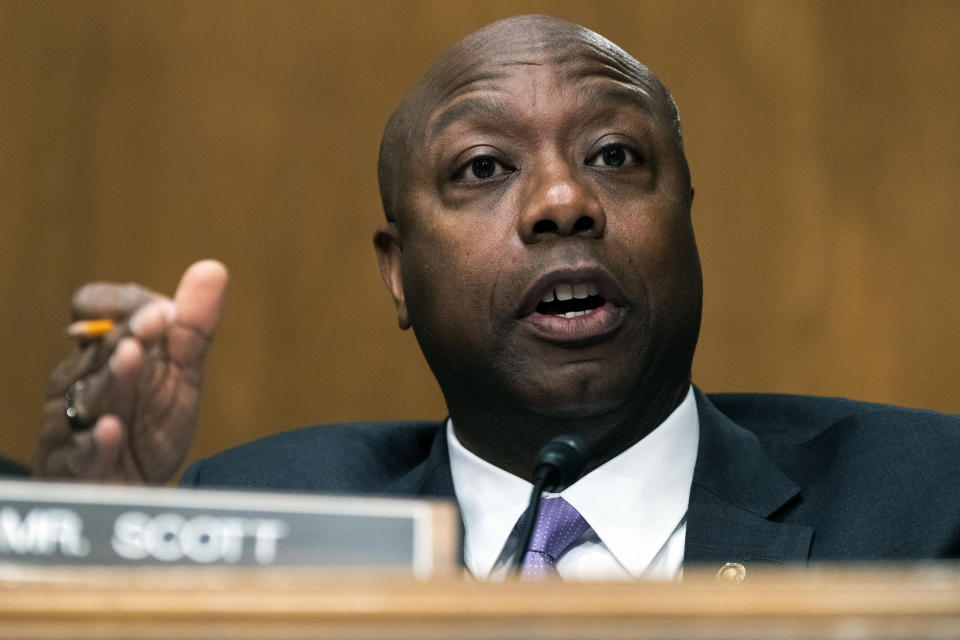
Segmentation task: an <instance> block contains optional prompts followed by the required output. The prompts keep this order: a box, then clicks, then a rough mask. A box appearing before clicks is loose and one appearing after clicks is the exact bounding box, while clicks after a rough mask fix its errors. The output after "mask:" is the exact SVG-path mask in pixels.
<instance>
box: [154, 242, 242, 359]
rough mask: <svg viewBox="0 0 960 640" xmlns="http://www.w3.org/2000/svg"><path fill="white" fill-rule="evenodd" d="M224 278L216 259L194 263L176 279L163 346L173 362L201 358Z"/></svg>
mask: <svg viewBox="0 0 960 640" xmlns="http://www.w3.org/2000/svg"><path fill="white" fill-rule="evenodd" d="M228 278H229V276H228V274H227V268H226V267H225V266H223V264H222V263H220V262H218V261H217V260H201V261H200V262H195V263H194V264H192V265H190V267H188V268H187V270H186V271H185V272H184V274H183V277H181V278H180V284H179V285H178V286H177V291H176V293H175V294H174V296H173V304H174V309H175V312H174V313H175V316H174V320H173V325H172V326H171V327H170V331H169V333H168V345H167V348H168V350H169V353H170V358H171V359H172V360H173V361H174V362H176V363H178V364H181V365H189V364H193V363H195V362H196V361H197V360H199V359H201V358H202V357H203V354H204V353H205V352H206V348H207V345H208V344H209V343H210V339H211V338H212V337H213V332H214V330H215V329H216V327H217V322H218V321H219V319H220V308H221V306H222V304H223V295H224V292H225V291H226V288H227V280H228Z"/></svg>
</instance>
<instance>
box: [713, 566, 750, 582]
mask: <svg viewBox="0 0 960 640" xmlns="http://www.w3.org/2000/svg"><path fill="white" fill-rule="evenodd" d="M746 577H747V568H746V567H744V566H743V565H742V564H740V563H739V562H728V563H726V564H725V565H723V566H722V567H720V568H719V569H718V570H717V582H725V583H727V584H740V583H741V582H743V580H744V578H746Z"/></svg>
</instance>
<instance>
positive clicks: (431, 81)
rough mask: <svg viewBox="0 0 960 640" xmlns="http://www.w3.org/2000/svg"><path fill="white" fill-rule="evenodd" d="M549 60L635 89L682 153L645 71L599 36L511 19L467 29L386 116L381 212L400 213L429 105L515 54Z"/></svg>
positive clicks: (664, 98)
mask: <svg viewBox="0 0 960 640" xmlns="http://www.w3.org/2000/svg"><path fill="white" fill-rule="evenodd" d="M531 53H533V54H538V55H541V56H543V57H546V58H547V59H548V60H550V61H552V62H557V63H562V62H570V61H575V60H589V61H592V62H599V63H601V64H603V65H605V66H607V67H608V69H609V72H610V74H611V75H613V76H615V77H617V79H618V80H620V81H622V82H624V83H629V84H633V85H636V86H639V87H641V88H642V89H644V90H645V91H646V92H647V93H649V94H650V95H651V96H652V98H653V100H654V103H655V105H656V111H657V115H658V116H659V117H662V118H663V119H664V120H665V121H666V122H668V123H669V126H670V128H671V130H672V131H673V133H674V138H675V143H676V145H677V147H678V148H679V149H680V151H681V153H682V149H683V136H682V131H681V127H680V116H679V113H678V111H677V106H676V103H675V102H674V100H673V97H672V96H671V95H670V93H669V91H667V89H666V87H664V86H663V84H662V83H661V82H660V80H659V79H658V78H657V77H656V76H655V75H653V73H651V72H650V70H649V69H647V67H646V66H644V65H643V64H641V63H640V62H638V61H637V60H636V59H634V58H633V57H632V56H631V55H630V54H628V53H627V52H626V51H624V50H623V49H621V48H620V47H618V46H617V45H616V44H614V43H613V42H610V41H609V40H607V39H606V38H604V37H603V36H601V35H599V34H597V33H594V32H593V31H590V30H589V29H587V28H585V27H582V26H580V25H578V24H574V23H572V22H567V21H566V20H560V19H559V18H553V17H550V16H540V15H531V16H515V17H512V18H507V19H505V20H501V21H499V22H495V23H493V24H491V25H488V26H486V27H484V28H483V29H480V30H479V31H475V32H474V33H472V34H470V35H468V36H467V37H466V38H464V39H463V40H461V41H460V42H459V43H458V44H457V45H455V46H454V47H453V48H452V49H450V50H449V51H448V52H447V53H446V54H445V55H444V56H443V57H442V58H440V60H438V61H437V62H436V63H435V64H434V65H433V66H432V67H431V68H430V70H429V71H427V73H426V74H425V75H424V76H423V78H422V79H421V80H420V82H419V83H418V84H417V86H416V87H414V89H413V90H412V91H411V92H410V93H409V94H408V95H407V97H406V98H404V100H403V101H402V102H401V103H400V105H399V106H398V107H397V109H396V110H395V111H394V112H393V114H392V115H391V116H390V118H389V120H388V121H387V125H386V128H385V129H384V133H383V138H382V139H381V141H380V157H379V162H378V167H377V169H378V175H379V183H380V197H381V199H382V201H383V211H384V214H385V215H386V218H387V220H388V221H391V222H392V221H394V220H395V219H396V217H397V216H398V214H399V213H400V211H401V210H402V208H403V201H404V199H403V195H404V185H405V184H406V183H407V180H408V177H409V174H408V167H409V166H410V162H411V158H413V157H415V156H416V153H417V150H418V144H419V143H420V141H422V140H423V138H424V135H425V134H426V129H427V126H428V122H429V119H430V116H431V113H432V112H433V111H434V109H435V108H436V106H437V105H438V104H440V103H441V102H443V101H444V100H445V99H447V98H448V97H449V96H450V95H452V94H454V93H456V92H457V91H459V90H461V89H462V88H463V87H464V86H465V85H468V84H471V83H478V82H480V83H482V82H496V81H497V77H498V74H497V73H496V72H495V71H494V70H493V69H494V68H495V66H496V64H497V63H502V62H503V61H505V60H507V59H510V58H511V57H515V56H517V55H518V54H531Z"/></svg>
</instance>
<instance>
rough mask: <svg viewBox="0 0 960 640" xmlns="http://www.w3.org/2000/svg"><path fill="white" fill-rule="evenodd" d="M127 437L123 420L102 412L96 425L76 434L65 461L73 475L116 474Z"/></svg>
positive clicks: (100, 477) (101, 477) (94, 477)
mask: <svg viewBox="0 0 960 640" xmlns="http://www.w3.org/2000/svg"><path fill="white" fill-rule="evenodd" d="M125 437H126V436H125V434H124V429H123V423H122V422H120V420H119V419H118V418H117V417H116V416H113V415H105V416H101V417H100V419H98V420H97V423H96V424H95V425H94V427H93V429H91V430H90V431H87V432H84V433H81V434H78V435H77V436H76V438H75V446H74V447H73V448H72V449H71V450H70V452H69V454H68V457H67V459H66V461H65V463H66V468H67V471H68V473H69V475H70V476H71V477H74V478H83V479H85V480H106V479H108V478H110V477H112V476H114V475H115V474H116V473H117V468H118V466H119V465H118V461H119V459H120V451H121V449H122V447H123V442H124V439H125Z"/></svg>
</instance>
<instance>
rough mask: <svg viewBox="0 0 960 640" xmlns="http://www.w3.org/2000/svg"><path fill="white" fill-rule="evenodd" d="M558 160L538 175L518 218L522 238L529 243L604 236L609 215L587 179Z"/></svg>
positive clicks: (573, 168)
mask: <svg viewBox="0 0 960 640" xmlns="http://www.w3.org/2000/svg"><path fill="white" fill-rule="evenodd" d="M575 171H576V168H575V167H570V166H569V165H568V164H567V163H566V162H563V161H560V160H557V161H554V162H551V163H550V164H549V165H548V166H546V167H544V168H543V170H542V171H540V172H538V175H537V177H536V178H535V179H534V182H533V184H532V185H531V187H530V191H529V192H528V194H527V197H526V202H525V204H524V205H523V207H522V210H521V213H520V219H519V230H518V231H519V234H520V238H521V239H522V240H523V241H524V242H525V243H528V244H533V243H535V242H540V241H542V240H546V239H548V238H551V237H569V236H583V237H587V238H599V237H602V236H603V231H604V227H605V225H606V216H605V214H604V212H603V207H602V206H601V204H600V201H599V200H598V199H597V196H596V194H595V193H594V190H593V187H592V185H590V184H589V182H588V178H587V177H586V176H577V175H576V173H575Z"/></svg>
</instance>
